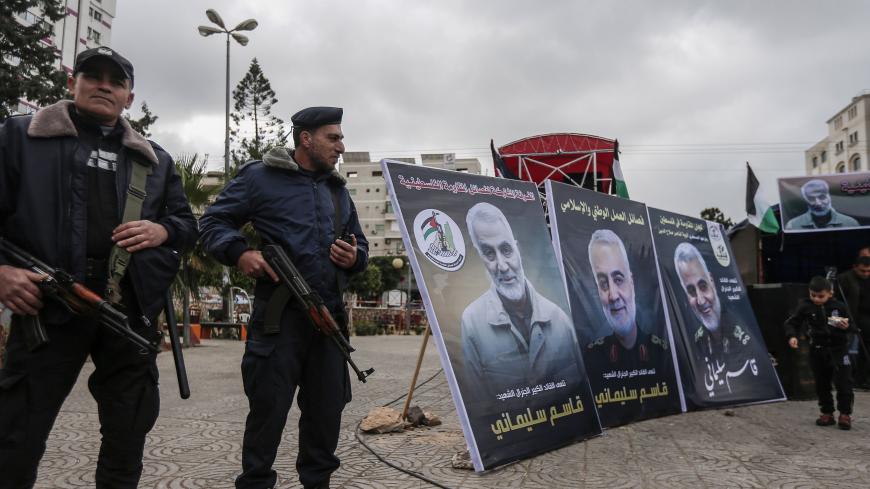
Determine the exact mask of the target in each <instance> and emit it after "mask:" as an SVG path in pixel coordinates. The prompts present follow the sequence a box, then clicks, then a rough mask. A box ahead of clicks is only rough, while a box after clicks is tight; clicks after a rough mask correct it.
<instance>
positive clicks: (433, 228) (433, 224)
mask: <svg viewBox="0 0 870 489" xmlns="http://www.w3.org/2000/svg"><path fill="white" fill-rule="evenodd" d="M420 230H421V231H423V239H426V238H428V237H429V235H430V234H432V233H437V232H438V221H436V220H435V213H434V212H433V213H432V217H430V218H429V219H426V220H425V221H423V223H422V224H420Z"/></svg>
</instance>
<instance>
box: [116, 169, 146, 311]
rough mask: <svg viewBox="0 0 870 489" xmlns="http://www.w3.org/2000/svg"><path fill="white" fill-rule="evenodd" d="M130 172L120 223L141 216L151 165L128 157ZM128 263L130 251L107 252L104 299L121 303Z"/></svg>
mask: <svg viewBox="0 0 870 489" xmlns="http://www.w3.org/2000/svg"><path fill="white" fill-rule="evenodd" d="M130 160H131V161H132V162H133V164H132V165H130V167H131V169H132V173H131V175H130V184H129V185H127V200H126V201H125V203H124V216H123V218H122V219H121V224H123V223H127V222H130V221H136V220H139V219H140V218H141V216H142V204H143V203H144V202H145V197H146V196H147V194H146V193H145V179H146V178H147V177H148V175H150V174H151V165H150V164H148V163H145V162H141V161H139V159H138V158H130ZM129 264H130V253H129V252H128V251H127V250H125V249H124V248H121V247H120V246H117V245H115V246H113V247H112V251H111V253H109V279H108V281H107V283H106V299H108V301H109V302H111V303H113V304H120V303H121V279H122V278H124V273H126V272H127V266H128V265H129Z"/></svg>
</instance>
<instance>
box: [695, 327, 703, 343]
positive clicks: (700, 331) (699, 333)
mask: <svg viewBox="0 0 870 489" xmlns="http://www.w3.org/2000/svg"><path fill="white" fill-rule="evenodd" d="M703 337H704V326H701V327H699V328H698V331H695V341H699V340H700V339H701V338H703Z"/></svg>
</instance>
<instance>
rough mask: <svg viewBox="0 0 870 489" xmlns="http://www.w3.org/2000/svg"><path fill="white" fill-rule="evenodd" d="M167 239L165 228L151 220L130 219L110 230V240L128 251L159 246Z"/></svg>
mask: <svg viewBox="0 0 870 489" xmlns="http://www.w3.org/2000/svg"><path fill="white" fill-rule="evenodd" d="M167 239H169V232H168V231H166V228H165V227H163V226H162V225H160V224H157V223H156V222H151V221H130V222H125V223H124V224H121V225H120V226H118V227H116V228H115V229H114V230H113V231H112V241H114V242H115V244H117V245H118V246H120V247H121V248H124V249H125V250H127V251H128V252H130V253H134V252H136V251H139V250H144V249H145V248H154V247H155V246H160V245H162V244H163V243H164V242H166V240H167Z"/></svg>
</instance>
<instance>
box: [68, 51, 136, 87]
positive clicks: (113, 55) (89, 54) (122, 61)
mask: <svg viewBox="0 0 870 489" xmlns="http://www.w3.org/2000/svg"><path fill="white" fill-rule="evenodd" d="M99 57H102V58H106V59H108V60H110V61H112V62H113V63H115V64H116V65H118V68H120V69H121V71H122V72H123V73H124V75H125V76H126V77H127V79H128V80H130V86H131V87H132V86H133V64H132V63H130V62H129V61H128V60H127V58H125V57H123V56H121V54H120V53H118V52H117V51H115V50H114V49H112V48H107V47H105V46H100V47H98V48H92V49H87V50H85V51H82V52H80V53H79V55H78V56H76V62H75V66H74V67H73V76H75V74H76V73H78V72H80V71H81V70H82V67H83V66H84V65H85V63H87V62H88V61H90V60H92V59H94V58H99Z"/></svg>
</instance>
